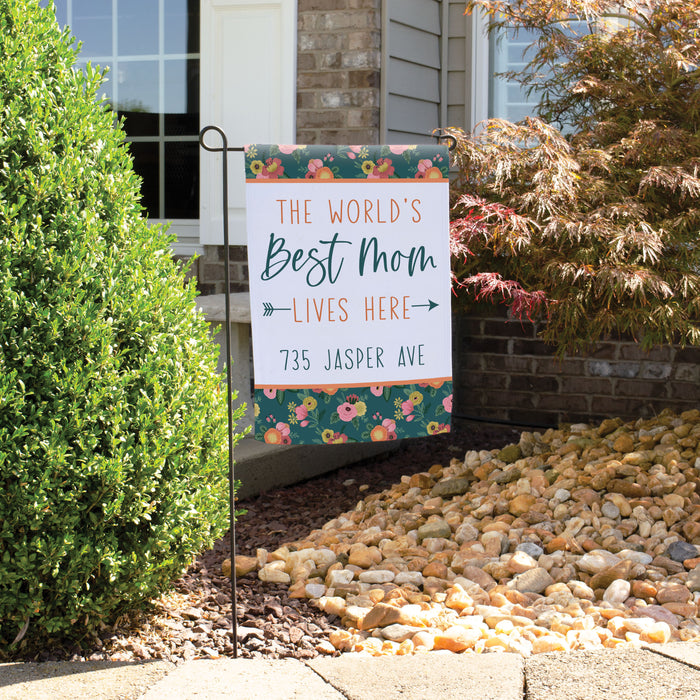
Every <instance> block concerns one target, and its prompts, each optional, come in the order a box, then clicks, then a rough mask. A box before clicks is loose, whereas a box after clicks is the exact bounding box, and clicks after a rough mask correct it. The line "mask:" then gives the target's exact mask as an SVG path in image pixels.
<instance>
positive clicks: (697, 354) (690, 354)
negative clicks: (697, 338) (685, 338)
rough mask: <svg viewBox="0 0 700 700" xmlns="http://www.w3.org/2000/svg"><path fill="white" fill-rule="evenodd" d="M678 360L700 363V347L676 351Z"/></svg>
mask: <svg viewBox="0 0 700 700" xmlns="http://www.w3.org/2000/svg"><path fill="white" fill-rule="evenodd" d="M676 362H689V363H691V364H695V365H700V348H683V349H679V350H677V351H676Z"/></svg>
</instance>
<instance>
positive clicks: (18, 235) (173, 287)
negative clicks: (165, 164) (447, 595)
mask: <svg viewBox="0 0 700 700" xmlns="http://www.w3.org/2000/svg"><path fill="white" fill-rule="evenodd" d="M0 45H1V47H2V50H1V51H0V101H1V104H0V115H1V116H0V560H1V565H0V644H2V645H7V644H11V643H12V642H13V640H15V638H16V637H17V635H18V633H20V631H21V630H22V629H23V628H24V627H25V625H26V624H27V622H28V628H27V629H28V632H27V637H26V639H25V642H26V641H27V640H29V639H30V638H35V639H36V638H37V637H41V636H43V635H45V634H47V633H49V634H59V635H63V634H75V633H77V632H78V631H82V632H84V631H86V630H91V629H94V628H95V627H97V626H98V625H99V623H100V622H105V621H109V620H110V619H111V618H114V617H115V616H116V615H117V614H119V613H121V612H122V611H124V610H126V609H128V608H130V607H133V606H135V605H137V604H139V603H140V602H142V601H143V600H145V599H146V598H148V597H152V596H153V595H154V594H156V593H158V592H159V591H161V590H162V589H163V587H164V586H166V585H167V584H168V583H169V582H170V581H172V580H173V578H174V577H177V576H178V575H179V574H180V573H181V572H182V571H183V570H184V569H185V568H186V567H187V566H188V565H189V564H190V563H191V561H192V558H193V556H194V555H195V554H196V553H198V552H200V551H201V550H202V549H203V548H205V547H207V546H210V544H211V543H212V542H213V540H214V539H215V538H216V537H219V536H221V535H222V534H223V533H224V532H225V530H226V528H227V523H228V462H227V421H226V397H225V391H223V390H222V387H221V383H220V377H219V376H218V375H217V374H216V370H215V363H216V358H215V354H216V353H215V346H214V345H213V344H212V343H211V341H210V339H209V334H208V328H207V324H206V322H205V321H204V320H203V319H202V318H201V317H200V315H199V314H198V313H196V310H195V301H194V297H195V294H196V290H195V289H194V287H193V285H187V284H185V279H184V273H183V271H182V270H180V269H179V268H178V266H177V264H176V263H175V262H174V261H173V259H172V257H171V255H170V253H169V250H170V248H169V246H170V242H171V239H170V237H169V236H166V235H165V234H164V233H163V232H162V231H161V230H159V229H158V228H155V227H149V226H148V223H147V221H146V220H145V218H144V217H143V214H142V211H143V210H142V207H141V206H140V203H139V201H140V194H139V179H138V177H137V176H136V175H135V174H134V171H133V169H132V165H131V159H130V156H129V153H128V149H127V146H126V144H125V142H124V134H123V132H122V130H121V128H120V127H116V128H115V126H114V123H113V115H112V113H111V112H110V111H109V110H108V109H106V108H105V107H104V106H103V105H100V104H98V103H97V102H96V100H95V95H96V90H97V88H98V87H99V85H100V83H101V81H102V76H101V74H99V73H98V72H96V71H95V70H92V69H90V68H88V70H87V72H86V73H85V74H83V72H81V71H79V70H77V69H74V68H73V64H74V61H75V48H74V46H73V45H72V39H71V37H70V35H69V34H68V33H67V32H63V33H62V32H61V30H60V29H59V28H58V26H57V24H56V22H55V19H54V18H53V12H52V10H51V9H47V10H43V9H40V8H39V6H38V3H37V2H36V0H34V1H32V0H0ZM236 417H238V415H236Z"/></svg>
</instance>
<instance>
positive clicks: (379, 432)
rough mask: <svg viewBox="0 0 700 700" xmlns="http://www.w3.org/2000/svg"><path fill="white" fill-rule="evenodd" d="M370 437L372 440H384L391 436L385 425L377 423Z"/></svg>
mask: <svg viewBox="0 0 700 700" xmlns="http://www.w3.org/2000/svg"><path fill="white" fill-rule="evenodd" d="M369 437H370V439H371V440H372V442H384V440H386V439H387V438H388V437H389V431H388V430H387V429H386V428H385V427H384V426H383V425H375V426H374V428H372V431H371V432H370V434H369Z"/></svg>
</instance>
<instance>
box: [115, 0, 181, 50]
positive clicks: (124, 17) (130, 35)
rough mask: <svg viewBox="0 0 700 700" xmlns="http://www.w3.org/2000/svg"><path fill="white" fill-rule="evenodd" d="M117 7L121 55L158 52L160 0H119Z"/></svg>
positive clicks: (118, 44)
mask: <svg viewBox="0 0 700 700" xmlns="http://www.w3.org/2000/svg"><path fill="white" fill-rule="evenodd" d="M168 2H172V0H168ZM117 7H118V10H117V14H118V28H119V34H118V40H117V46H118V47H119V48H118V51H117V52H118V54H119V55H120V56H142V55H144V54H157V53H158V0H119V3H118V5H117Z"/></svg>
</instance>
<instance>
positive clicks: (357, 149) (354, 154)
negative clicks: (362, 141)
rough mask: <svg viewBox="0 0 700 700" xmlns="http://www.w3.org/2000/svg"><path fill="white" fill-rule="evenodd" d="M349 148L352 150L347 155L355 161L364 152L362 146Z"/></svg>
mask: <svg viewBox="0 0 700 700" xmlns="http://www.w3.org/2000/svg"><path fill="white" fill-rule="evenodd" d="M349 148H350V150H349V151H348V153H347V155H348V158H350V159H351V160H355V158H357V154H358V153H359V152H360V151H361V150H362V146H350V147H349Z"/></svg>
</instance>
